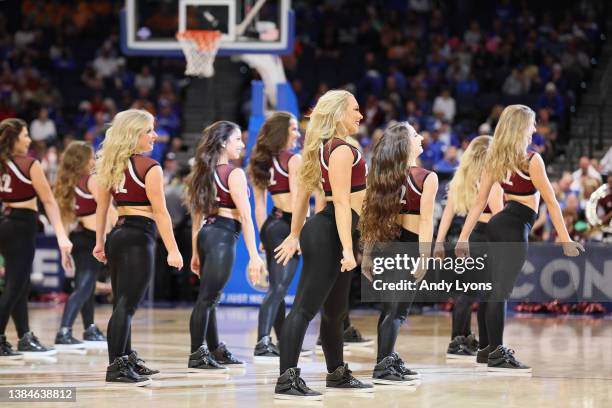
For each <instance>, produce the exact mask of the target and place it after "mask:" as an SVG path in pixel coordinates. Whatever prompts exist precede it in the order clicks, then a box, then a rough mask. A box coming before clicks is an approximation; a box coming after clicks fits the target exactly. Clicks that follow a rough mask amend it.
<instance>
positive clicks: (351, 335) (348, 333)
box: [344, 326, 374, 347]
mask: <svg viewBox="0 0 612 408" xmlns="http://www.w3.org/2000/svg"><path fill="white" fill-rule="evenodd" d="M373 344H374V340H372V339H366V338H364V337H363V336H362V335H361V333H359V330H357V329H356V328H355V327H353V326H349V327H347V329H346V330H345V331H344V345H345V347H346V346H350V347H353V346H356V347H369V346H371V345H373Z"/></svg>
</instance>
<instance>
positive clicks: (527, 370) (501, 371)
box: [487, 367, 532, 375]
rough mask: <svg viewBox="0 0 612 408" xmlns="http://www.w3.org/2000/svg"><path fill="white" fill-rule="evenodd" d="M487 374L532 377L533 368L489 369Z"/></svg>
mask: <svg viewBox="0 0 612 408" xmlns="http://www.w3.org/2000/svg"><path fill="white" fill-rule="evenodd" d="M487 372H489V373H493V374H504V375H531V374H532V369H531V368H499V367H487Z"/></svg>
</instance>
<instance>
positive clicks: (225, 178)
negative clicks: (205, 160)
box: [215, 164, 236, 209]
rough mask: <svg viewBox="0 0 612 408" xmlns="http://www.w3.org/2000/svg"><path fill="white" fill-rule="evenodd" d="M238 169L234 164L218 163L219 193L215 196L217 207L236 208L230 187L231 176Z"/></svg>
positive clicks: (216, 176)
mask: <svg viewBox="0 0 612 408" xmlns="http://www.w3.org/2000/svg"><path fill="white" fill-rule="evenodd" d="M234 169H236V166H234V165H232V164H218V165H217V167H216V168H215V185H216V187H217V195H216V196H215V207H216V208H219V207H221V208H232V209H233V208H236V204H234V200H233V199H232V195H231V194H230V189H229V176H230V174H231V173H232V171H234Z"/></svg>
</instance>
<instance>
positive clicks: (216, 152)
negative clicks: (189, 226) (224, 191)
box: [185, 120, 240, 215]
mask: <svg viewBox="0 0 612 408" xmlns="http://www.w3.org/2000/svg"><path fill="white" fill-rule="evenodd" d="M235 130H238V131H239V130H240V127H239V126H238V125H237V124H235V123H234V122H229V121H226V120H221V121H218V122H215V123H213V124H212V125H210V126H208V127H207V128H206V129H204V131H203V132H202V138H201V139H200V143H199V144H198V147H197V149H196V155H195V160H194V163H193V167H192V168H191V172H190V173H189V176H188V177H187V182H186V183H185V186H186V187H187V188H186V191H185V203H186V204H187V207H188V208H190V209H191V211H192V212H195V213H198V214H203V215H208V214H210V213H211V212H212V210H213V208H214V204H215V197H216V195H217V187H216V186H215V167H216V166H217V161H218V160H219V156H221V153H222V152H223V149H224V147H223V145H224V144H225V143H226V142H227V139H228V138H229V137H230V136H231V134H232V132H234V131H235Z"/></svg>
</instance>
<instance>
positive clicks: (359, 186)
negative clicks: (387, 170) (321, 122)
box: [319, 137, 368, 196]
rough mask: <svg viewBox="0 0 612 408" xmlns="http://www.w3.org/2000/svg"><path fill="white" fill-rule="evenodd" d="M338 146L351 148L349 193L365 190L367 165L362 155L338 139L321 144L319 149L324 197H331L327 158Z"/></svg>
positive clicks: (353, 147)
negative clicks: (351, 164)
mask: <svg viewBox="0 0 612 408" xmlns="http://www.w3.org/2000/svg"><path fill="white" fill-rule="evenodd" d="M340 146H348V147H350V148H351V151H352V152H353V159H354V160H353V168H352V171H351V193H355V192H357V191H361V190H365V188H366V177H367V175H368V165H367V164H366V161H365V160H364V158H363V154H361V151H359V149H357V148H356V147H355V146H353V145H351V144H349V143H347V142H345V141H344V140H342V139H339V138H336V137H335V138H333V139H331V140H329V141H328V142H327V143H325V144H324V145H323V144H321V147H320V149H319V150H320V162H321V175H322V176H323V180H322V181H323V191H324V192H325V195H326V196H331V195H332V189H331V184H330V183H329V173H328V165H329V156H331V154H332V152H333V151H334V150H335V149H336V148H338V147H340Z"/></svg>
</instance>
